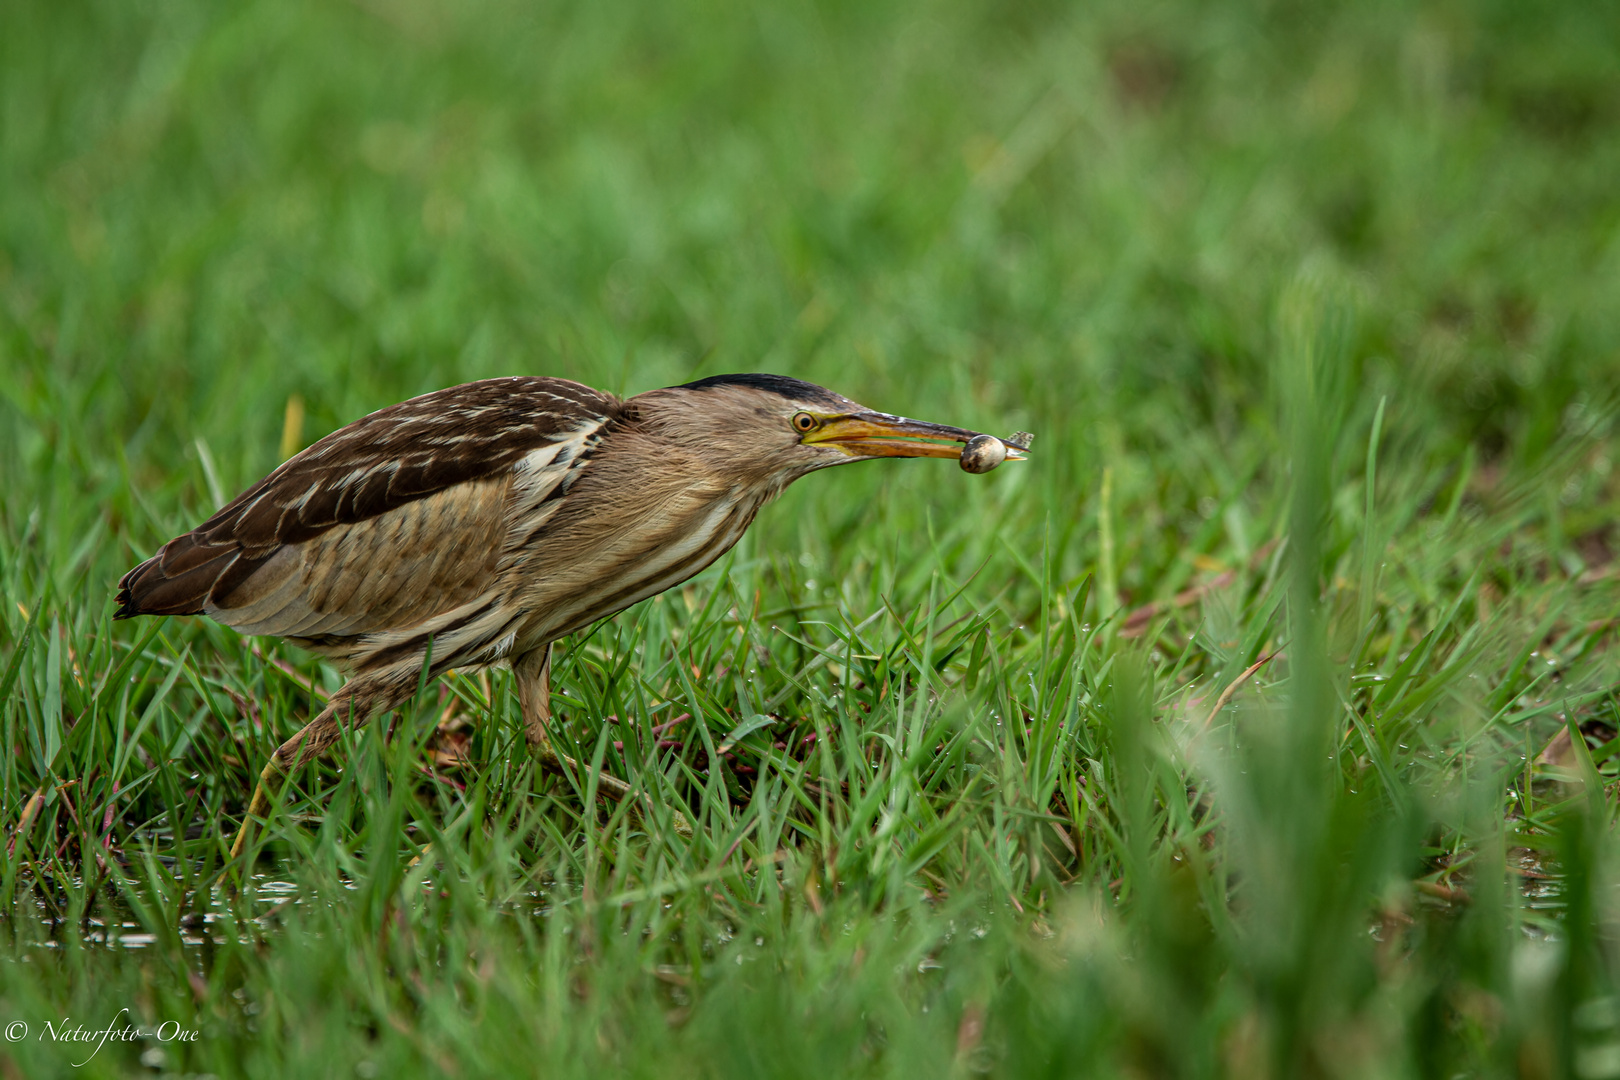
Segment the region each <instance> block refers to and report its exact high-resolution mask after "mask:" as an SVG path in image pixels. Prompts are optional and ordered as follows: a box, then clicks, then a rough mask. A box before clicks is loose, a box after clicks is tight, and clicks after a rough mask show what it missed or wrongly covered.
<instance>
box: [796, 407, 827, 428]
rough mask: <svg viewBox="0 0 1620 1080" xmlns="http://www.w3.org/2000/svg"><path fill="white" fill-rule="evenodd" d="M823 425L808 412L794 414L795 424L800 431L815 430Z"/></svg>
mask: <svg viewBox="0 0 1620 1080" xmlns="http://www.w3.org/2000/svg"><path fill="white" fill-rule="evenodd" d="M820 425H821V421H819V420H817V419H816V418H815V417H813V416H811V415H810V414H809V413H807V412H802V413H794V414H793V426H794V427H795V428H798V429H799V430H800V431H814V430H816V428H817V427H819V426H820Z"/></svg>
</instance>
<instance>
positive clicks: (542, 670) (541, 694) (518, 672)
mask: <svg viewBox="0 0 1620 1080" xmlns="http://www.w3.org/2000/svg"><path fill="white" fill-rule="evenodd" d="M512 674H513V675H514V676H516V678H517V692H518V704H519V705H520V706H521V707H522V709H523V733H524V735H525V736H527V738H528V740H529V753H531V754H533V755H534V756H535V758H536V759H538V760H539V762H540V763H541V764H542V765H544V766H545V767H546V768H548V769H550V770H552V771H553V772H563V771H564V766H565V765H566V766H567V768H568V769H572V770H573V771H574V772H576V773H578V772H581V769H580V766H579V762H577V761H575V760H574V759H573V758H571V757H569V756H567V755H566V754H559V753H557V749H556V747H555V746H553V745H552V742H551V731H550V727H551V645H550V644H549V643H548V644H545V645H542V646H540V647H539V648H538V649H531V650H529V651H528V652H526V653H524V654H523V655H522V656H520V657H519V658H518V659H517V662H516V663H514V664H513V665H512ZM596 782H597V784H598V785H599V786H600V787H601V788H602V789H604V790H606V791H609V792H611V793H612V794H613V795H614V797H615V798H620V799H622V798H624V797H625V796H626V795H628V794H630V785H629V784H627V783H625V782H624V781H623V780H620V779H619V778H618V777H614V776H609V775H607V774H606V773H598V774H597V777H596Z"/></svg>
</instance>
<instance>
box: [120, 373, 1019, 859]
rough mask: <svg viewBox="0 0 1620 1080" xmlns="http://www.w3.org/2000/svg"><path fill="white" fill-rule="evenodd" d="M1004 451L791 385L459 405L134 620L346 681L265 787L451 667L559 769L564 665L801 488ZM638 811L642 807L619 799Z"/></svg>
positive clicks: (524, 388) (192, 560)
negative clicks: (277, 649)
mask: <svg viewBox="0 0 1620 1080" xmlns="http://www.w3.org/2000/svg"><path fill="white" fill-rule="evenodd" d="M1029 441H1030V437H1029V436H1028V435H1027V434H1024V433H1022V432H1020V433H1018V434H1017V435H1015V436H1013V437H1012V438H1011V439H1007V440H1003V439H998V438H996V437H995V436H993V435H985V434H982V433H980V432H976V431H968V430H965V429H963V428H956V427H948V426H945V425H942V424H930V423H924V422H922V421H917V420H909V419H906V418H905V417H901V416H892V415H889V414H887V413H880V412H875V411H873V410H871V409H868V408H866V407H865V406H863V405H860V404H857V403H856V402H854V401H851V400H849V399H848V398H846V397H843V396H842V395H839V394H836V393H834V392H832V391H831V390H827V389H824V388H823V387H820V386H816V385H814V384H813V383H807V382H801V381H800V380H798V379H791V378H787V377H784V376H780V375H764V374H744V375H717V376H714V377H712V378H707V379H700V380H698V381H696V382H690V383H686V384H684V385H681V386H672V387H666V388H664V389H660V390H650V391H648V392H646V393H643V394H638V395H636V396H635V397H631V398H627V399H620V398H617V397H615V396H613V395H611V394H605V393H602V392H600V391H597V390H593V389H591V388H590V387H588V386H584V385H582V384H580V383H577V382H571V381H569V380H566V379H554V378H537V377H513V378H501V379H486V380H483V381H480V382H472V383H466V384H464V385H461V386H452V387H450V388H448V389H445V390H437V391H434V392H433V393H430V394H424V395H422V396H421V397H416V398H412V399H411V400H409V401H405V402H402V403H400V404H398V405H391V406H389V407H388V408H385V409H381V410H378V411H377V412H374V413H372V414H371V415H369V416H366V417H363V418H361V419H360V420H356V421H355V422H354V423H352V424H350V425H348V426H347V427H344V428H341V429H339V430H338V431H335V432H333V433H332V434H330V435H328V436H326V437H325V438H324V439H321V440H320V441H319V442H316V443H314V444H313V445H311V446H310V447H308V448H307V449H305V450H303V451H302V452H300V453H298V454H296V455H294V456H293V457H291V458H289V459H288V460H287V461H286V462H285V463H283V464H282V465H281V467H280V468H278V469H276V470H275V471H274V472H272V473H271V474H270V475H269V476H266V477H265V478H264V479H263V480H260V481H259V482H258V483H256V484H254V485H252V486H251V487H249V488H248V489H247V490H246V491H244V492H243V493H242V494H241V495H239V496H237V497H236V498H235V499H233V500H231V501H230V502H229V503H227V504H226V505H225V506H224V507H222V508H221V509H220V510H219V511H218V512H217V513H215V514H214V516H213V517H211V518H209V519H208V520H207V521H205V522H204V523H203V524H201V525H199V526H198V527H197V528H195V529H193V530H191V531H190V532H188V533H186V534H184V535H182V536H177V537H175V538H174V539H173V540H170V541H169V542H168V543H167V544H164V545H163V547H162V548H161V549H160V550H159V551H158V552H157V554H155V555H153V556H152V557H151V558H150V559H147V560H146V561H145V562H143V563H141V564H140V565H139V566H137V567H135V568H134V569H133V570H131V571H130V572H129V573H127V574H125V575H124V577H123V579H122V580H121V581H120V582H119V583H118V597H117V602H118V610H117V613H116V617H117V618H121V619H123V618H129V617H131V616H135V615H207V616H209V617H210V618H212V619H214V620H216V621H218V622H220V623H223V624H225V625H227V626H230V627H233V628H234V629H236V630H238V631H240V632H241V633H243V634H249V635H265V636H272V637H279V638H284V639H286V640H287V641H290V642H292V643H294V644H296V645H300V646H302V647H304V648H307V649H310V650H313V651H314V652H317V653H320V654H322V655H324V656H326V657H328V658H330V659H331V660H332V661H334V662H335V663H337V664H338V666H339V667H340V668H342V669H343V670H344V671H345V672H346V673H347V675H348V681H347V682H346V683H345V684H344V686H343V687H342V688H341V689H340V690H339V691H338V692H337V693H335V694H334V695H333V696H332V697H331V699H330V700H329V701H328V703H327V705H326V707H325V708H324V709H322V710H321V711H320V713H319V714H318V715H316V717H315V718H314V719H313V720H311V721H310V722H309V723H308V724H307V725H306V726H305V727H304V728H303V729H302V730H301V731H299V732H298V733H297V734H295V735H294V736H292V738H290V739H288V740H287V741H286V742H285V743H283V744H282V745H281V746H280V748H278V749H277V750H276V752H275V754H274V756H273V757H272V758H271V760H270V762H269V763H268V764H267V765H266V766H265V768H264V771H263V773H262V774H261V777H260V784H259V787H258V789H257V790H256V791H255V793H254V797H253V801H252V803H251V804H250V806H249V809H248V814H247V816H246V817H245V818H244V820H243V824H242V829H241V831H240V832H239V833H238V836H237V842H236V844H235V846H234V847H233V851H232V854H233V856H234V855H236V854H239V853H240V852H241V850H242V845H243V842H244V840H245V839H246V837H247V834H248V827H249V822H251V821H252V820H253V819H254V818H256V817H260V816H262V815H263V814H264V813H265V812H266V811H267V810H268V808H269V800H268V795H267V791H268V789H267V786H266V785H267V784H268V783H270V782H271V780H272V779H273V778H274V777H275V776H276V775H277V774H285V773H287V772H290V771H291V770H292V769H294V768H296V767H297V766H298V765H300V764H302V763H303V762H305V761H307V760H309V759H311V758H313V757H316V756H318V755H321V754H323V753H325V752H326V750H327V749H329V748H330V747H331V746H332V744H333V743H334V742H336V741H337V739H338V737H339V734H340V725H341V724H342V723H343V722H345V721H347V722H349V723H351V724H355V725H358V724H363V723H365V722H366V721H367V720H368V719H370V718H371V717H373V716H376V715H377V714H379V713H382V712H386V711H388V710H389V709H392V708H394V707H396V706H398V705H399V704H401V703H402V702H404V701H405V700H406V699H407V698H409V697H410V696H411V694H413V693H414V692H415V690H416V688H417V686H418V685H419V683H420V680H421V679H422V677H423V668H424V666H425V667H426V669H427V671H426V674H427V676H428V677H430V678H431V677H433V676H436V675H439V674H442V673H443V672H445V671H448V670H450V669H452V668H457V669H476V668H481V667H487V666H491V665H510V666H511V668H512V671H513V673H514V676H515V680H516V685H517V690H518V698H519V703H520V705H521V708H522V712H523V718H524V726H525V733H526V735H527V738H528V742H529V746H530V749H531V750H532V751H533V753H534V754H535V756H536V757H537V758H538V759H539V760H540V761H541V763H542V764H544V765H547V766H549V767H551V768H554V769H561V768H562V767H563V763H564V762H566V763H567V766H568V767H569V768H576V766H575V763H574V762H573V761H572V760H571V759H568V758H566V757H561V756H559V755H558V754H557V753H556V751H555V749H554V748H553V746H552V744H551V740H550V738H549V736H548V734H547V727H548V725H549V722H550V718H551V708H550V667H551V643H552V642H554V641H556V640H558V639H559V638H562V637H564V636H565V635H567V634H570V633H573V632H575V631H577V630H581V629H583V628H585V627H587V626H589V625H591V624H592V623H594V622H596V621H597V620H599V619H602V618H605V617H607V616H609V615H612V614H613V613H615V612H618V611H622V610H624V609H625V608H627V607H629V606H630V605H632V604H634V603H636V602H637V601H640V600H645V599H646V598H648V597H650V596H653V595H654V594H656V593H660V592H663V591H664V590H665V589H669V588H672V587H673V586H675V585H679V584H680V583H681V582H683V581H685V580H687V579H688V578H690V577H691V576H692V575H694V574H696V573H698V572H699V571H700V570H702V569H703V568H704V567H706V566H708V565H709V564H710V563H712V562H714V561H715V560H716V559H717V558H719V557H720V556H721V555H723V554H724V553H725V552H726V551H727V550H729V549H730V548H731V546H732V545H733V544H735V543H736V542H737V540H738V539H739V538H740V537H741V536H742V534H743V531H744V530H746V529H747V528H748V526H749V524H750V523H751V522H752V521H753V520H754V515H755V514H756V513H758V512H759V509H760V507H761V506H763V505H764V504H765V503H766V502H768V501H769V500H770V499H771V498H772V497H774V496H775V495H777V494H779V493H780V492H781V491H782V489H783V488H784V487H786V486H787V485H788V484H790V483H792V482H793V481H794V480H797V479H798V478H799V477H801V476H804V475H806V474H808V473H812V472H815V471H817V470H819V469H825V468H828V467H830V466H833V465H844V464H848V463H850V462H853V461H864V460H869V459H872V458H884V457H945V458H957V459H958V460H959V461H960V462H961V465H962V468H963V469H965V470H967V471H969V472H988V471H989V470H990V469H993V468H995V467H996V466H998V465H1000V464H1001V463H1002V462H1003V461H1004V460H1019V459H1022V458H1024V457H1025V456H1026V454H1027V452H1028V449H1029ZM599 788H600V789H601V790H604V791H605V792H608V793H610V794H614V795H616V796H619V797H622V796H623V795H625V794H628V792H629V789H628V786H627V785H625V784H623V782H622V781H617V780H615V779H614V778H612V777H605V776H604V777H601V778H600V781H599Z"/></svg>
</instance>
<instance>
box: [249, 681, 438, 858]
mask: <svg viewBox="0 0 1620 1080" xmlns="http://www.w3.org/2000/svg"><path fill="white" fill-rule="evenodd" d="M388 685H389V684H387V683H384V682H381V681H379V680H376V679H367V678H360V679H354V680H351V681H350V682H349V683H348V684H347V685H345V686H344V687H343V689H341V690H339V691H338V692H337V693H336V694H334V695H333V696H332V700H331V701H330V702H328V703H327V705H326V708H324V709H322V710H321V711H320V713H319V714H318V715H317V716H316V717H315V719H313V720H311V721H310V722H309V723H307V724H305V725H304V726H303V727H302V728H301V729H300V730H299V732H298V734H296V735H294V736H293V737H292V738H290V739H288V740H287V741H286V742H284V743H282V744H281V745H280V746H279V747H277V748H276V752H275V753H274V754H272V755H270V760H269V761H268V762H267V763H266V764H265V766H264V770H263V771H262V772H260V773H259V783H258V786H256V787H255V788H254V789H253V800H252V801H251V802H250V803H248V808H247V813H246V814H244V815H243V816H242V827H241V828H240V829H238V830H237V833H236V841H235V843H233V844H231V858H232V859H235V858H236V857H237V856H239V855H241V854H242V849H243V848H244V847H246V846H247V838H248V834H249V832H250V831H251V830H252V827H253V820H254V819H255V818H262V817H264V815H265V814H266V813H267V812H268V811H269V809H270V784H271V783H272V782H273V781H274V780H275V779H276V778H277V777H284V776H288V775H290V774H291V773H292V771H293V770H294V769H295V768H297V767H298V766H299V765H302V764H304V763H305V762H306V761H309V760H311V759H312V758H318V757H320V756H321V755H322V754H324V753H326V751H327V750H328V749H330V748H331V746H332V744H333V743H335V742H337V741H338V738H339V736H340V734H341V731H342V727H341V725H342V722H343V720H344V719H345V718H348V717H352V722H353V725H354V726H355V727H359V726H360V725H361V724H364V723H365V722H366V721H367V720H370V719H371V718H372V717H373V716H375V715H376V714H377V713H379V712H382V711H384V710H385V709H388V708H391V707H392V706H394V705H396V704H398V703H399V701H400V700H403V699H404V698H405V697H408V696H409V690H410V689H411V688H410V687H408V686H406V687H404V690H405V692H404V693H399V692H394V693H390V692H388ZM402 685H403V684H402Z"/></svg>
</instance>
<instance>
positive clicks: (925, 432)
mask: <svg viewBox="0 0 1620 1080" xmlns="http://www.w3.org/2000/svg"><path fill="white" fill-rule="evenodd" d="M980 434H982V433H981V432H977V431H969V430H968V429H966V428H959V427H949V426H947V425H945V424H930V423H927V422H925V421H922V420H909V419H907V418H906V417H904V416H890V415H889V414H888V413H877V412H861V413H851V414H849V415H848V416H840V417H837V418H835V419H832V420H828V421H827V422H826V423H824V424H822V425H821V427H819V428H817V429H816V430H815V431H812V432H810V433H809V434H808V435H806V436H805V437H804V438H803V439H801V440H800V441H801V442H803V443H806V444H812V445H823V444H824V445H830V446H836V447H837V448H838V449H840V450H842V451H843V452H844V453H846V454H848V455H849V456H850V457H856V458H864V457H937V458H957V457H960V456H961V454H962V444H964V443H966V442H967V441H968V440H969V439H976V438H978V437H979V435H980ZM1001 444H1002V445H1003V446H1005V447H1006V448H1007V460H1008V461H1022V460H1024V459H1025V458H1027V457H1028V456H1029V447H1028V446H1021V445H1019V444H1018V443H1013V442H1008V441H1007V440H1006V439H1002V440H1001Z"/></svg>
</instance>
